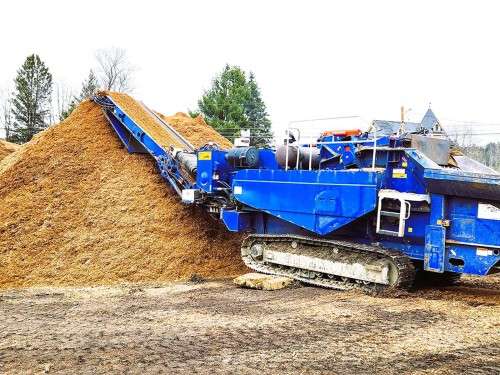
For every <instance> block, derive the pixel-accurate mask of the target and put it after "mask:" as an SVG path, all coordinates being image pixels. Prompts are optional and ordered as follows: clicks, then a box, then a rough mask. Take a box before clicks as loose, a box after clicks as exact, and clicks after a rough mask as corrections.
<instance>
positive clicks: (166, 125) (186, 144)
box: [139, 102, 195, 152]
mask: <svg viewBox="0 0 500 375" xmlns="http://www.w3.org/2000/svg"><path fill="white" fill-rule="evenodd" d="M139 104H140V105H141V107H142V108H143V109H144V111H146V112H147V113H148V114H149V115H150V116H151V117H152V118H153V119H154V120H155V122H156V123H158V125H160V126H161V127H162V128H163V129H165V131H166V132H167V133H168V134H169V136H170V137H172V138H173V139H175V141H176V142H177V143H180V144H182V146H183V147H182V148H183V149H184V150H186V151H188V152H193V151H194V150H195V148H194V146H193V145H192V144H191V143H189V141H188V140H187V139H186V138H184V137H183V136H182V135H181V134H180V133H179V132H178V131H177V130H175V129H174V128H173V126H172V125H170V124H169V123H167V122H166V121H164V120H163V119H162V118H161V117H160V116H158V115H157V114H156V113H155V112H154V111H152V110H151V109H149V108H148V107H147V106H146V105H145V104H144V103H143V102H139Z"/></svg>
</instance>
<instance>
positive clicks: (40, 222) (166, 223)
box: [0, 94, 247, 288]
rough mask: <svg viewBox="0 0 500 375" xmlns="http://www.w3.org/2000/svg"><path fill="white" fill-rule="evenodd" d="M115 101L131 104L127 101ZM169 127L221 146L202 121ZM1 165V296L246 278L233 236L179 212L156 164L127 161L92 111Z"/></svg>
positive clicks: (201, 217)
mask: <svg viewBox="0 0 500 375" xmlns="http://www.w3.org/2000/svg"><path fill="white" fill-rule="evenodd" d="M113 97H114V98H115V97H117V98H121V99H120V100H122V99H123V101H124V102H125V99H126V101H128V102H129V103H132V104H134V101H133V99H131V98H130V97H127V96H124V95H118V94H113ZM125 109H126V110H127V111H128V109H127V108H126V106H125ZM130 115H132V116H133V114H132V113H130ZM169 119H171V120H172V121H171V123H172V125H173V126H174V127H176V130H177V131H179V132H180V133H181V134H183V135H184V136H185V137H187V138H188V139H189V140H190V141H191V142H192V143H193V144H195V145H200V144H201V143H206V142H208V141H216V142H221V139H218V138H216V137H217V136H219V135H218V134H217V133H215V131H214V130H213V129H211V128H209V127H208V126H207V125H206V124H205V123H204V122H203V121H200V119H190V118H187V117H185V116H183V115H176V116H173V117H170V118H169ZM186 124H187V125H186ZM214 133H215V134H214ZM200 134H204V135H205V136H206V137H207V138H206V139H203V141H202V140H201V138H200ZM212 136H214V137H212ZM219 137H220V136H219ZM221 138H222V137H221ZM224 140H225V139H224V138H222V141H224ZM225 141H226V142H227V140H225ZM221 143H223V142H221ZM7 159H9V160H8V161H7ZM7 159H6V160H5V161H7V162H6V163H5V162H2V163H0V287H3V288H5V287H15V286H31V285H44V284H45V285H96V284H110V283H115V282H124V281H126V282H157V281H169V280H179V279H187V278H190V277H191V276H193V275H195V274H196V275H199V276H201V277H206V278H221V277H233V276H236V275H238V274H241V273H244V272H246V271H247V269H246V268H245V266H244V265H243V263H242V262H241V260H240V255H239V246H240V241H241V239H240V236H237V235H232V234H230V233H229V232H227V231H226V230H225V229H224V228H222V227H220V226H219V225H218V223H217V222H214V221H213V219H211V218H210V217H208V216H206V215H205V214H203V213H201V212H199V211H197V210H195V209H193V208H189V207H185V206H183V205H181V203H180V202H179V199H178V197H177V196H176V195H175V194H174V193H173V192H172V191H171V190H170V189H169V188H168V187H167V185H166V183H165V182H164V181H163V180H162V179H161V178H160V175H159V173H158V172H157V170H156V165H155V163H154V161H153V160H152V159H151V158H150V157H149V156H147V155H139V154H128V153H127V151H126V150H125V149H124V148H123V147H122V145H121V143H120V141H119V140H118V138H117V136H116V135H115V133H114V132H113V130H112V128H111V127H110V125H109V124H108V122H107V120H106V119H105V117H104V115H103V113H102V111H101V109H100V108H99V107H98V106H97V105H96V104H94V103H92V102H90V101H85V102H83V103H81V104H80V106H79V107H78V108H77V109H76V110H75V111H74V112H73V113H72V115H71V116H70V117H69V118H68V119H67V120H65V121H64V122H62V123H60V124H59V125H56V126H54V127H51V128H49V129H48V130H46V131H44V132H43V133H41V134H40V135H39V136H37V137H35V138H34V139H33V140H32V141H31V142H29V143H28V144H26V145H25V146H23V147H22V148H21V149H20V150H19V151H18V152H15V153H14V154H12V155H11V156H10V157H8V158H7Z"/></svg>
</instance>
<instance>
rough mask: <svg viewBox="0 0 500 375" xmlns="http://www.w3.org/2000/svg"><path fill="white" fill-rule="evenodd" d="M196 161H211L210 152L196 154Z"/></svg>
mask: <svg viewBox="0 0 500 375" xmlns="http://www.w3.org/2000/svg"><path fill="white" fill-rule="evenodd" d="M198 160H212V151H200V152H198Z"/></svg>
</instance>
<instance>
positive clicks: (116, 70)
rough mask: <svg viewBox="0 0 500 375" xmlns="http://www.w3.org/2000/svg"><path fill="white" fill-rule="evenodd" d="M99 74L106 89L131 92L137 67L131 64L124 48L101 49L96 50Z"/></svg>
mask: <svg viewBox="0 0 500 375" xmlns="http://www.w3.org/2000/svg"><path fill="white" fill-rule="evenodd" d="M96 59H97V64H98V70H97V75H98V79H99V83H100V85H101V87H102V88H103V89H105V90H113V91H120V92H131V91H132V90H133V85H132V76H133V73H134V71H135V68H134V67H133V66H132V65H131V64H130V62H129V61H128V58H127V53H126V51H125V50H124V49H122V48H110V49H100V50H98V51H97V52H96Z"/></svg>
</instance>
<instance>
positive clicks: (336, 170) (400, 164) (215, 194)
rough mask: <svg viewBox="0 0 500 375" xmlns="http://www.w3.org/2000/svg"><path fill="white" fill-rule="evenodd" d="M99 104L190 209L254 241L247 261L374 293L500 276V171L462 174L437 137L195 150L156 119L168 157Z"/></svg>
mask: <svg viewBox="0 0 500 375" xmlns="http://www.w3.org/2000/svg"><path fill="white" fill-rule="evenodd" d="M94 101H95V102H96V103H98V104H99V105H101V106H102V108H103V110H104V113H105V115H106V117H107V118H108V120H109V122H110V124H111V125H112V126H113V128H114V129H115V131H116V132H117V134H118V136H119V137H120V139H121V140H122V142H123V143H124V145H125V147H126V148H127V150H128V151H129V152H142V153H149V154H150V155H151V156H152V157H153V158H154V159H155V160H156V162H157V163H158V167H159V170H160V173H161V175H162V176H163V177H164V179H165V180H166V181H167V182H168V183H169V184H170V186H171V187H172V188H173V189H174V190H175V191H176V192H177V193H178V194H179V195H180V197H181V199H182V201H183V202H184V203H186V204H193V205H197V206H200V207H202V208H204V209H206V210H207V211H208V212H209V213H210V214H212V215H214V216H216V217H217V218H218V219H220V220H221V221H222V222H223V223H224V224H225V226H226V227H227V229H228V230H229V231H232V232H246V233H249V236H248V237H247V238H246V239H245V240H244V242H243V244H242V249H241V253H242V258H243V260H244V262H245V263H246V264H247V265H248V266H249V267H250V268H252V269H254V270H257V271H259V272H264V273H270V274H277V275H284V276H289V277H292V278H294V279H297V280H300V281H303V282H306V283H309V284H314V285H319V286H324V287H330V288H335V289H351V288H361V289H364V290H380V289H386V288H406V287H409V286H410V285H412V283H413V281H414V279H415V275H416V274H417V273H418V274H422V275H427V277H430V278H431V279H434V280H435V281H436V282H437V281H439V282H453V281H456V280H457V278H458V277H459V276H460V275H461V274H471V275H488V274H491V273H495V272H500V175H498V174H495V173H494V172H493V171H489V170H487V169H485V170H482V171H481V173H478V172H477V171H476V172H473V171H470V170H467V168H463V169H461V168H460V167H459V166H457V163H454V162H453V156H452V155H451V154H450V142H449V141H448V140H447V139H446V138H445V137H443V136H441V135H440V134H439V132H438V131H435V132H433V130H436V129H431V128H426V127H425V126H422V127H419V126H414V127H413V128H411V129H410V130H406V131H400V130H401V129H399V130H398V131H392V130H391V131H387V127H386V128H385V130H384V129H383V126H381V127H380V128H378V129H377V127H374V128H373V129H372V130H371V131H369V132H366V133H362V132H361V131H359V130H349V131H335V132H334V131H330V132H324V133H323V134H321V135H320V137H319V138H318V139H317V141H316V142H314V144H310V143H309V144H308V143H305V144H301V142H300V139H299V140H296V141H295V142H293V143H292V142H289V141H288V140H287V141H286V142H285V144H284V145H282V146H279V147H278V148H277V149H276V150H271V149H257V148H254V147H240V148H233V149H230V150H223V149H221V148H219V147H218V146H217V145H216V144H213V143H208V144H207V145H205V146H204V147H201V148H199V149H195V148H194V147H193V146H191V145H190V144H189V142H188V141H187V140H185V139H184V138H183V137H182V136H181V135H179V134H178V133H177V132H176V131H175V130H174V129H173V128H172V127H171V126H170V125H169V124H168V123H166V122H165V121H162V120H161V119H160V118H156V121H157V122H159V123H161V125H162V126H163V128H164V129H165V132H166V133H168V134H169V135H170V136H171V137H172V139H173V142H172V147H168V149H167V148H165V147H162V146H160V144H159V143H158V142H156V141H155V139H154V138H153V137H151V136H150V135H149V134H148V133H147V131H146V130H145V129H143V128H142V127H141V124H139V123H138V122H136V121H135V120H134V119H133V118H131V117H130V116H129V115H128V114H127V113H126V112H125V111H124V110H123V109H122V108H120V107H119V106H118V105H117V104H116V103H115V102H113V100H112V98H111V97H109V96H106V95H102V96H96V97H95V98H94ZM150 114H151V116H155V115H154V113H153V112H151V113H150ZM401 128H403V127H401ZM403 130H404V128H403ZM395 133H396V134H395ZM179 144H181V147H179ZM464 169H465V170H464ZM469 169H470V168H469ZM484 172H488V173H484ZM490 172H491V173H490Z"/></svg>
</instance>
